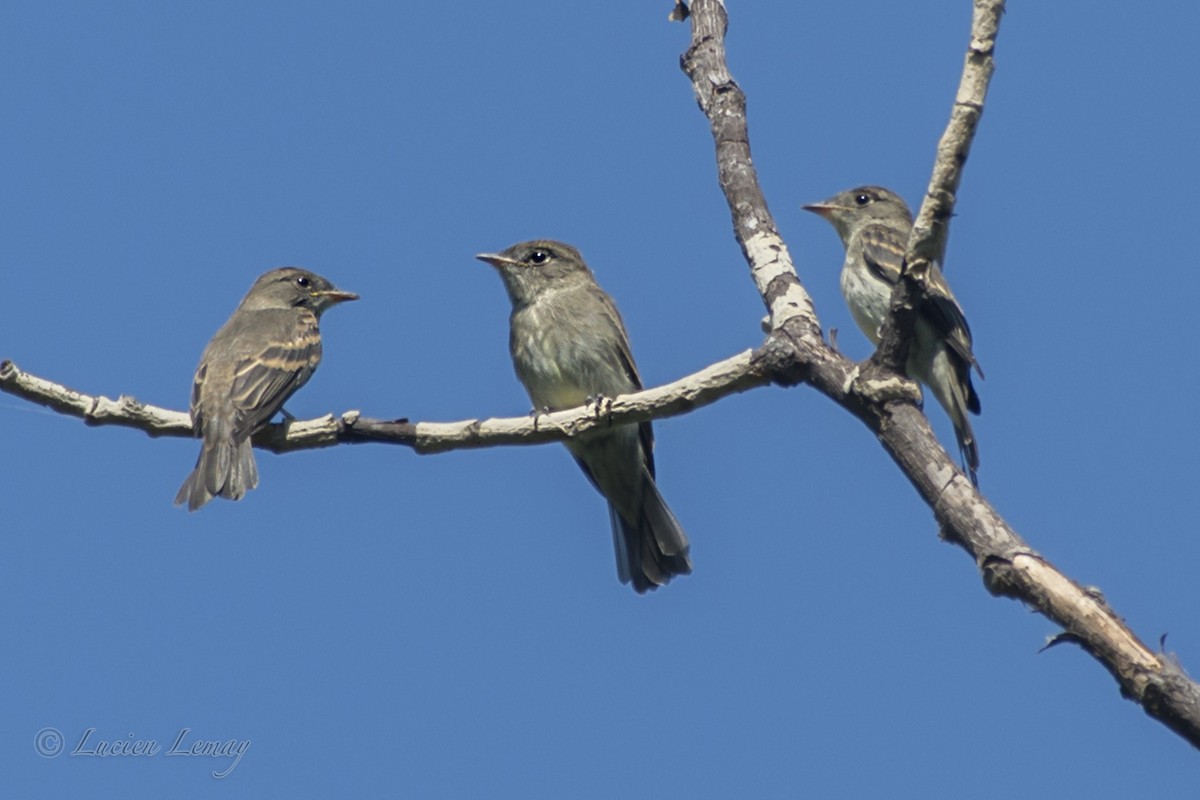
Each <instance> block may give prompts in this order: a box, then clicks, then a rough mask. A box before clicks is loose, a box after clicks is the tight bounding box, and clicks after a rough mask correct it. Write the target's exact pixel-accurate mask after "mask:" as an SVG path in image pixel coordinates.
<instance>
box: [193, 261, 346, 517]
mask: <svg viewBox="0 0 1200 800" xmlns="http://www.w3.org/2000/svg"><path fill="white" fill-rule="evenodd" d="M357 299H358V295H356V294H354V293H353V292H344V291H342V290H340V289H337V288H335V287H334V285H333V284H332V283H330V282H329V281H328V280H327V279H326V278H322V277H321V276H320V275H317V274H315V273H313V272H309V271H308V270H306V269H301V268H299V267H280V268H278V269H273V270H270V271H269V272H266V273H263V274H262V275H261V276H259V278H258V280H256V281H255V282H254V285H253V286H251V287H250V291H249V292H247V293H246V296H245V297H244V298H242V302H241V303H240V304H239V305H238V307H237V309H235V310H234V312H233V315H232V316H230V317H229V319H228V320H227V321H226V322H225V324H224V325H222V326H221V328H220V330H218V331H217V332H216V334H214V335H213V338H212V340H211V341H209V343H208V346H207V347H205V348H204V353H203V354H202V355H201V356H200V365H199V366H198V367H196V374H195V377H194V378H193V380H192V395H191V419H192V429H193V431H194V432H195V435H196V436H198V437H201V438H202V439H203V440H204V443H203V445H202V446H201V448H200V456H199V458H197V459H196V468H195V469H194V470H192V472H191V474H189V475H188V477H187V479H186V480H184V482H183V485H182V486H181V487H179V493H178V494H176V496H175V505H177V506H178V505H183V504H184V503H185V502H186V503H187V507H188V510H189V511H195V510H197V509H199V508H200V507H202V506H203V505H204V504H205V503H207V502H208V501H209V500H211V499H213V498H214V497H224V498H226V499H227V500H239V499H241V498H242V497H243V496H244V495H245V494H246V492H247V491H249V490H250V489H253V488H254V487H256V486H257V485H258V469H257V467H255V465H254V452H253V448H252V447H251V444H250V437H251V436H253V435H254V434H255V432H256V431H258V430H260V429H261V428H263V427H265V426H266V425H267V424H268V423H269V422H270V421H271V418H272V417H274V416H275V414H276V413H277V412H279V411H280V410H282V409H283V404H284V403H285V402H287V400H288V398H289V397H291V396H292V395H293V394H294V393H295V392H296V390H297V389H299V388H300V387H301V386H303V385H304V384H305V383H307V382H308V379H309V378H310V377H312V374H313V371H314V370H316V368H317V365H318V364H320V363H321V331H320V328H319V327H318V321H319V320H320V318H321V314H322V313H324V312H325V311H326V310H328V309H329V308H331V307H332V306H335V305H337V304H338V303H343V302H346V301H348V300H357ZM284 413H285V414H286V413H287V412H284Z"/></svg>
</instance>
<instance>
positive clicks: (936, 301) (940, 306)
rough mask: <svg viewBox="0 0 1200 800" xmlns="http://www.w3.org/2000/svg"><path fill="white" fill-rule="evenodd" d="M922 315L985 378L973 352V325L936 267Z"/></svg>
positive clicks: (930, 278) (929, 284)
mask: <svg viewBox="0 0 1200 800" xmlns="http://www.w3.org/2000/svg"><path fill="white" fill-rule="evenodd" d="M921 314H922V316H923V317H924V318H925V319H926V320H928V321H929V323H930V324H931V325H933V327H934V329H935V330H937V331H938V333H940V334H941V335H942V337H943V338H944V339H945V340H946V344H948V345H949V346H950V349H951V350H953V351H954V352H955V354H957V355H958V357H959V358H961V359H962V360H963V361H965V362H966V363H967V364H970V365H971V366H973V367H975V369H976V370H977V371H978V372H979V375H980V377H982V376H983V370H982V369H980V368H979V362H978V361H976V360H975V354H974V353H973V352H972V350H971V341H972V340H971V326H969V325H968V324H967V318H966V317H965V316H964V315H963V311H962V308H961V307H959V305H958V301H957V300H955V299H954V293H953V292H951V291H950V285H949V284H947V283H946V279H945V278H944V277H943V276H942V271H941V270H940V269H938V267H937V265H936V264H935V265H933V267H932V268H931V269H930V270H929V281H928V291H927V292H926V297H925V303H924V305H923V306H922V309H921Z"/></svg>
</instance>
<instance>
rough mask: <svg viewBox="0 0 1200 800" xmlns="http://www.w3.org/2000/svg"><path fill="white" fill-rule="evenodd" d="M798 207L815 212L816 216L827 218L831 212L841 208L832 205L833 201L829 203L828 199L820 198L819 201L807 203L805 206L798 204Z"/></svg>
mask: <svg viewBox="0 0 1200 800" xmlns="http://www.w3.org/2000/svg"><path fill="white" fill-rule="evenodd" d="M800 208H802V209H803V210H805V211H811V212H812V213H814V214H816V215H817V216H818V217H824V218H825V219H829V217H830V215H832V214H833V212H835V211H838V210H840V209H841V206H837V205H834V204H833V203H830V202H829V201H828V200H822V201H821V202H820V203H809V204H808V205H806V206H800Z"/></svg>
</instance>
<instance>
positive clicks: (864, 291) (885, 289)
mask: <svg viewBox="0 0 1200 800" xmlns="http://www.w3.org/2000/svg"><path fill="white" fill-rule="evenodd" d="M841 288H842V297H843V298H844V299H845V301H846V305H847V306H848V307H849V308H850V316H852V317H853V318H854V323H855V324H856V325H858V329H859V330H861V331H862V332H863V333H864V334H865V335H866V337H867V338H868V339H870V340H871V343H872V344H879V329H880V328H881V327H883V321H884V319H886V318H887V312H888V303H889V301H890V300H891V297H892V292H891V287H890V286H888V285H887V284H886V283H883V282H882V281H880V280H878V279H877V278H874V277H872V276H870V275H864V274H862V273H861V272H859V271H857V270H849V269H843V270H842V279H841Z"/></svg>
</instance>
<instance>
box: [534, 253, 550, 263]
mask: <svg viewBox="0 0 1200 800" xmlns="http://www.w3.org/2000/svg"><path fill="white" fill-rule="evenodd" d="M549 260H550V252H549V251H547V250H534V251H533V252H532V253H530V254H529V263H531V264H545V263H546V262H547V261H549Z"/></svg>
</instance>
